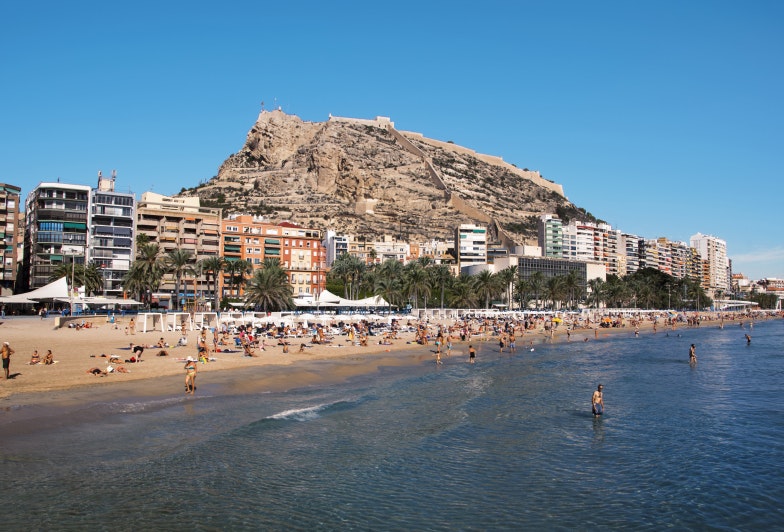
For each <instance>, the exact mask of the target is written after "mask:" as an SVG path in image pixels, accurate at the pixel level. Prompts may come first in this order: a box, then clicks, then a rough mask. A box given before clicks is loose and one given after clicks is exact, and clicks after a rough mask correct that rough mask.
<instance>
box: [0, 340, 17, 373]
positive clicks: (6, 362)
mask: <svg viewBox="0 0 784 532" xmlns="http://www.w3.org/2000/svg"><path fill="white" fill-rule="evenodd" d="M0 354H2V357H3V373H5V378H6V379H9V378H10V377H9V374H8V372H9V366H10V365H11V355H13V354H14V350H13V349H11V344H9V343H8V342H3V347H2V349H0Z"/></svg>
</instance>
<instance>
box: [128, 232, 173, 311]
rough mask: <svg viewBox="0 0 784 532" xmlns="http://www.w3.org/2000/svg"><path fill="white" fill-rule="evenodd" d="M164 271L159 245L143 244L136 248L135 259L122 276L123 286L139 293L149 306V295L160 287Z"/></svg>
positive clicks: (133, 292)
mask: <svg viewBox="0 0 784 532" xmlns="http://www.w3.org/2000/svg"><path fill="white" fill-rule="evenodd" d="M139 236H141V235H137V237H139ZM145 236H146V235H145ZM141 240H143V239H141ZM165 271H166V269H165V264H164V260H163V257H162V256H161V248H160V246H159V245H158V244H143V245H141V246H138V247H137V248H136V260H135V261H134V262H133V263H132V264H131V267H130V268H129V270H128V273H126V274H125V277H124V278H123V286H124V288H125V290H127V291H128V292H129V293H132V294H139V299H140V300H141V301H144V302H145V303H146V304H147V307H148V308H149V306H150V303H151V299H150V298H151V295H152V293H153V292H155V291H157V290H158V288H159V287H160V285H161V281H162V280H163V275H164V273H165Z"/></svg>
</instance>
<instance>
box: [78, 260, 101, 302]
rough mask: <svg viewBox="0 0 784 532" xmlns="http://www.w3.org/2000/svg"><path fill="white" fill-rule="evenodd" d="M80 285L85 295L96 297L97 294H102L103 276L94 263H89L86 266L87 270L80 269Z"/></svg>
mask: <svg viewBox="0 0 784 532" xmlns="http://www.w3.org/2000/svg"><path fill="white" fill-rule="evenodd" d="M82 283H83V284H84V291H85V293H87V294H93V295H96V294H98V293H99V292H101V293H103V287H104V281H103V274H102V273H101V270H100V269H99V268H98V265H97V264H96V263H94V262H91V263H90V264H88V265H87V268H82Z"/></svg>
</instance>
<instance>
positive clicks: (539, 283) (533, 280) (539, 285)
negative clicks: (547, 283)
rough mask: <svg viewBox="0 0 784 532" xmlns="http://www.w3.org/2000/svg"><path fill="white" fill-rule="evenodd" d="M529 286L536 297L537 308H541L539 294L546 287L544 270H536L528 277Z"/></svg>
mask: <svg viewBox="0 0 784 532" xmlns="http://www.w3.org/2000/svg"><path fill="white" fill-rule="evenodd" d="M528 287H529V289H530V291H531V293H532V294H533V295H534V297H535V298H536V308H540V307H541V304H540V300H539V295H540V294H541V293H542V290H543V289H544V274H543V273H542V272H534V273H532V274H531V275H530V276H529V277H528Z"/></svg>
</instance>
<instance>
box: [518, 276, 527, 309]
mask: <svg viewBox="0 0 784 532" xmlns="http://www.w3.org/2000/svg"><path fill="white" fill-rule="evenodd" d="M530 286H531V285H530V283H529V282H528V279H523V278H522V277H518V278H517V280H516V281H515V283H514V290H515V293H516V294H517V296H518V298H519V300H520V309H526V308H528V299H529V298H528V295H529V293H530V290H531V288H530Z"/></svg>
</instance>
